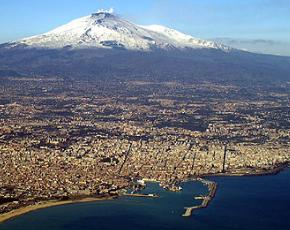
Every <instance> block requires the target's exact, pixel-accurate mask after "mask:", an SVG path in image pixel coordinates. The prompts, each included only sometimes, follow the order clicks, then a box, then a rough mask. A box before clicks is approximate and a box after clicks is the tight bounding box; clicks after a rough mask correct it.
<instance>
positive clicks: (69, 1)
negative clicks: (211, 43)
mask: <svg viewBox="0 0 290 230" xmlns="http://www.w3.org/2000/svg"><path fill="white" fill-rule="evenodd" d="M110 7H112V8H114V9H115V11H116V13H118V14H120V15H121V16H123V17H125V18H127V19H128V20H131V21H133V22H135V23H138V24H163V25H166V26H169V27H172V28H175V29H178V30H180V31H182V32H185V33H188V34H191V35H193V36H195V37H200V38H217V37H223V38H235V39H248V40H251V39H265V40H274V41H280V42H281V41H282V42H288V41H289V42H290V1H289V0H1V2H0V42H1V43H2V42H6V41H10V40H15V39H18V38H22V37H26V36H30V35H35V34H39V33H43V32H46V31H48V30H50V29H53V28H55V27H57V26H59V25H62V24H64V23H67V22H68V21H70V20H72V19H75V18H78V17H81V16H85V15H89V14H91V13H93V12H95V11H97V10H98V9H100V8H110ZM289 44H290V43H289ZM289 49H290V48H289ZM289 52H290V51H289Z"/></svg>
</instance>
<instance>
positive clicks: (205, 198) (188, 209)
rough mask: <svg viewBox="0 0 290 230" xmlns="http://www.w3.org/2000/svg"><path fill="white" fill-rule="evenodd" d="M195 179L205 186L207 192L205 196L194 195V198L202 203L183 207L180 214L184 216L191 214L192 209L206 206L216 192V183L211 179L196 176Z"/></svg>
mask: <svg viewBox="0 0 290 230" xmlns="http://www.w3.org/2000/svg"><path fill="white" fill-rule="evenodd" d="M197 180H198V181H200V182H201V183H203V184H204V185H206V186H207V188H208V191H209V193H208V195H207V196H197V197H195V199H196V200H202V203H201V204H200V205H196V206H192V207H185V212H184V213H183V214H182V216H184V217H189V216H191V215H192V212H193V211H194V210H197V209H202V208H206V207H207V206H208V205H209V203H210V202H211V200H212V199H213V198H214V196H215V194H216V190H217V183H215V182H213V181H208V180H205V179H202V178H198V179H197Z"/></svg>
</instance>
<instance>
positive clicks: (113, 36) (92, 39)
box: [11, 10, 230, 51]
mask: <svg viewBox="0 0 290 230" xmlns="http://www.w3.org/2000/svg"><path fill="white" fill-rule="evenodd" d="M18 45H25V46H30V47H36V48H39V47H40V48H64V47H66V48H67V47H70V48H89V47H96V48H119V49H128V50H141V51H149V50H153V49H165V50H171V49H198V48H212V49H220V50H223V51H229V50H230V48H229V47H226V46H223V45H220V44H218V43H215V42H212V41H206V40H201V39H197V38H194V37H192V36H190V35H186V34H183V33H181V32H179V31H176V30H173V29H170V28H167V27H165V26H160V25H151V26H139V25H136V24H134V23H131V22H129V21H127V20H124V19H122V18H121V17H119V16H118V15H116V14H114V13H113V10H99V11H98V12H97V13H94V14H92V15H89V16H85V17H82V18H79V19H76V20H73V21H71V22H69V23H68V24H65V25H63V26H60V27H58V28H56V29H54V30H52V31H50V32H47V33H44V34H41V35H37V36H33V37H29V38H25V39H22V40H20V41H17V42H15V43H12V44H11V46H18Z"/></svg>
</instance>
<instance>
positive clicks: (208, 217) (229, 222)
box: [0, 168, 290, 230]
mask: <svg viewBox="0 0 290 230" xmlns="http://www.w3.org/2000/svg"><path fill="white" fill-rule="evenodd" d="M207 179H209V180H213V181H216V182H217V183H218V190H217V193H216V196H215V198H214V199H213V200H212V202H211V203H210V204H209V206H208V207H207V208H206V209H200V210H196V211H194V212H193V215H192V216H191V217H182V214H183V212H184V207H188V206H193V205H197V204H199V203H200V202H201V201H199V200H195V199H194V197H195V196H198V195H202V194H206V193H207V188H206V187H205V186H204V185H203V184H202V183H200V182H197V181H191V182H185V183H183V184H182V187H183V190H182V191H181V192H170V191H166V190H164V189H162V188H160V187H159V185H158V184H157V183H148V184H147V187H146V189H145V190H143V193H155V194H158V195H159V196H160V198H140V197H121V198H118V199H116V200H109V201H97V202H91V203H79V204H68V205H63V206H57V207H50V208H47V209H41V210H36V211H33V212H30V213H27V214H25V215H22V216H19V217H16V218H14V219H11V220H9V221H7V222H4V223H2V224H0V229H1V230H26V229H29V230H31V229H36V230H38V229H39V230H86V229H90V230H91V229H100V230H105V229H108V230H116V229H118V230H123V229H124V230H125V229H126V230H130V229H134V230H143V229H144V230H145V229H146V230H155V229H156V230H162V229H164V230H183V229H184V230H189V229H196V230H213V229H214V230H290V169H289V168H288V169H286V170H284V171H282V172H281V173H279V174H278V175H269V176H246V177H208V178H207Z"/></svg>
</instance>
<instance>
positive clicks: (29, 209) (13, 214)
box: [0, 196, 116, 223]
mask: <svg viewBox="0 0 290 230" xmlns="http://www.w3.org/2000/svg"><path fill="white" fill-rule="evenodd" d="M114 198H116V197H113V196H110V197H102V198H99V197H98V198H96V197H90V198H83V199H76V200H65V201H59V200H51V201H44V202H40V203H38V204H35V205H30V206H25V207H22V208H19V209H15V210H12V211H11V212H7V213H4V214H1V215H0V223H3V222H5V221H7V220H9V219H12V218H14V217H17V216H20V215H23V214H26V213H28V212H32V211H35V210H38V209H43V208H49V207H53V206H59V205H66V204H75V203H84V202H93V201H101V200H111V199H114Z"/></svg>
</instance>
